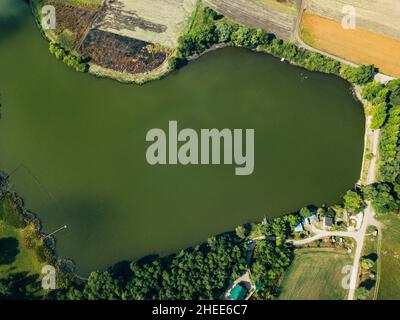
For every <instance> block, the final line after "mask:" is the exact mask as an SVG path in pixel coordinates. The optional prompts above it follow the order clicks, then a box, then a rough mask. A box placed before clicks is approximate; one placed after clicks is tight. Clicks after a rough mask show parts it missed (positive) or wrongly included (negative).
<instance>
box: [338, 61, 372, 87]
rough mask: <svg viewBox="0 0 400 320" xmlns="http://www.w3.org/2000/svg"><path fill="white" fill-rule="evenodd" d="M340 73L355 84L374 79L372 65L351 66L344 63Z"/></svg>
mask: <svg viewBox="0 0 400 320" xmlns="http://www.w3.org/2000/svg"><path fill="white" fill-rule="evenodd" d="M341 74H342V76H343V78H345V79H346V80H347V81H349V82H351V83H355V84H366V83H368V82H370V81H372V80H373V79H374V76H375V67H374V65H368V66H360V67H357V68H355V67H351V66H348V65H345V66H343V67H342V70H341Z"/></svg>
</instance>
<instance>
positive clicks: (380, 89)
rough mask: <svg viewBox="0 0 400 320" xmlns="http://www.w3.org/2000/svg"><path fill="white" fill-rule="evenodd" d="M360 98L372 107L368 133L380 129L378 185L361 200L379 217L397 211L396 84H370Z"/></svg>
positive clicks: (399, 100) (399, 121)
mask: <svg viewBox="0 0 400 320" xmlns="http://www.w3.org/2000/svg"><path fill="white" fill-rule="evenodd" d="M361 96H362V98H363V99H366V100H368V101H369V102H370V103H371V104H372V107H373V109H372V122H371V128H372V129H379V128H381V136H380V144H379V182H378V183H374V184H372V185H369V186H366V187H364V188H363V196H364V198H365V199H366V200H369V201H371V203H372V206H373V207H374V209H375V210H376V211H377V212H379V213H386V212H399V210H400V146H399V142H400V80H399V79H397V80H393V81H390V82H389V83H388V84H386V85H384V84H381V83H377V82H370V83H368V84H366V85H364V86H363V87H362V91H361Z"/></svg>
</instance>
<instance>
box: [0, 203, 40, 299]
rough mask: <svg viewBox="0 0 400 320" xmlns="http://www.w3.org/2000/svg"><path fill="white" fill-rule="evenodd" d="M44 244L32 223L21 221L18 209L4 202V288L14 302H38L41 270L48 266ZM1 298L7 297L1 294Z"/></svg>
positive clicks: (0, 268) (0, 209)
mask: <svg viewBox="0 0 400 320" xmlns="http://www.w3.org/2000/svg"><path fill="white" fill-rule="evenodd" d="M43 250H44V249H43V241H42V240H41V239H40V238H39V237H37V236H36V229H35V226H34V225H33V224H32V223H25V221H24V220H23V219H21V216H20V213H19V212H18V208H17V206H16V205H15V204H13V202H12V201H11V200H10V199H8V198H5V197H3V198H1V199H0V286H3V290H4V287H6V288H7V290H8V291H9V293H10V295H11V296H12V297H13V298H38V297H40V296H42V294H43V291H42V289H41V286H40V278H41V269H42V267H43V266H44V265H46V264H47V262H46V258H45V257H44V256H43ZM0 297H2V298H7V297H8V296H7V294H5V293H4V291H3V292H0Z"/></svg>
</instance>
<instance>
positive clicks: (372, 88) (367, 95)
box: [361, 81, 383, 102]
mask: <svg viewBox="0 0 400 320" xmlns="http://www.w3.org/2000/svg"><path fill="white" fill-rule="evenodd" d="M382 89H383V85H382V84H380V83H378V82H375V81H372V82H369V83H367V84H366V85H364V86H363V87H362V90H361V97H362V98H363V99H365V100H368V101H371V102H372V101H373V100H374V99H375V98H376V96H377V95H378V93H379V92H380V91H381V90H382Z"/></svg>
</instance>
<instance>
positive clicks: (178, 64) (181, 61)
mask: <svg viewBox="0 0 400 320" xmlns="http://www.w3.org/2000/svg"><path fill="white" fill-rule="evenodd" d="M187 63H188V61H187V59H186V58H181V57H171V58H170V59H169V61H168V64H169V67H170V68H171V69H172V70H176V69H180V68H182V67H184V66H185V65H186V64H187Z"/></svg>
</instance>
